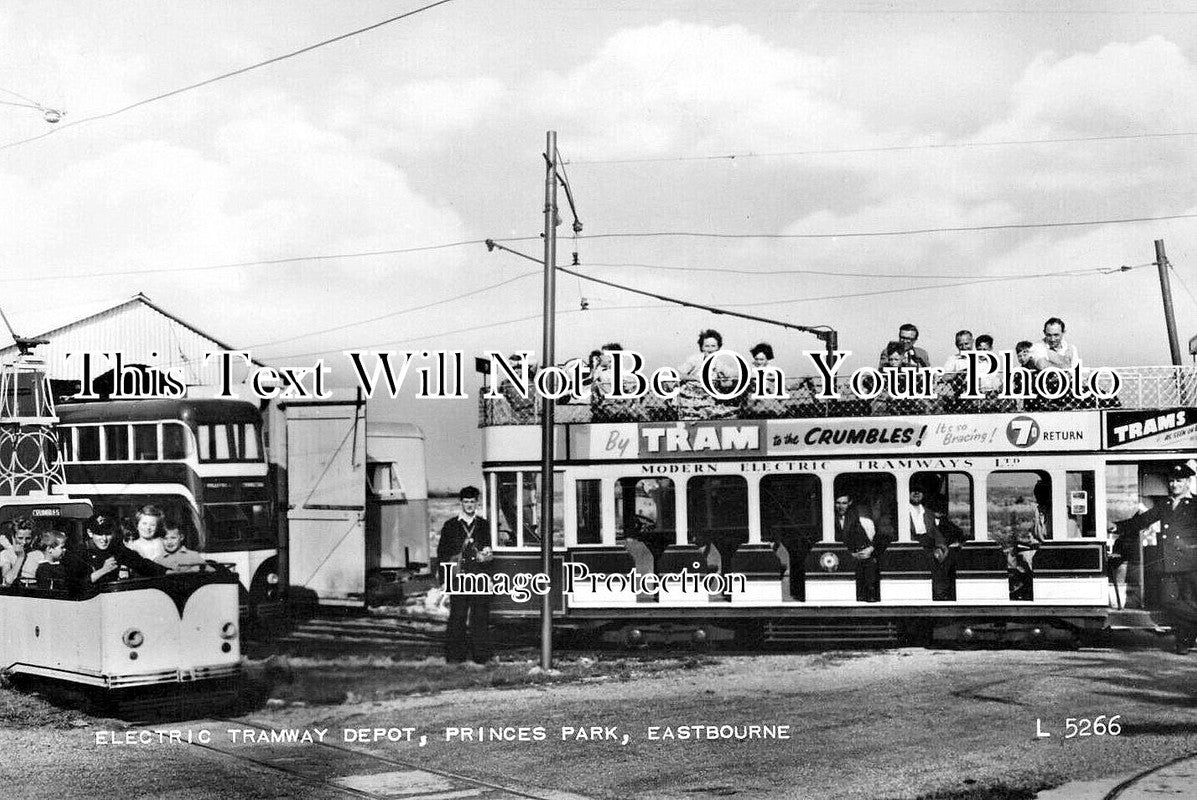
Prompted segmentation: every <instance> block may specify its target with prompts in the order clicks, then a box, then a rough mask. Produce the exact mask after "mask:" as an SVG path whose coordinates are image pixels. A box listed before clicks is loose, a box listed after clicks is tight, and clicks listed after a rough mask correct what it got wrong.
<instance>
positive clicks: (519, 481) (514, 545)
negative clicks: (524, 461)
mask: <svg viewBox="0 0 1197 800" xmlns="http://www.w3.org/2000/svg"><path fill="white" fill-rule="evenodd" d="M507 475H511V476H514V482H513V483H507V482H506V481H504V480H503V476H507ZM507 486H514V488H515V494H516V497H517V498H519V499H518V501H517V502H516V505H515V507H514V509H512V510H513V511H514V512H515V519H516V521H515V530H514V531H513V530H511V529H510V528H507V529H504V527H503V523H504V522H508V523H509V522H510V520H509V518H508V513H507V510H506V509H505V508H504V506H503V497H502V495H503V490H504V488H506V487H507ZM487 487H488V488H489V489H490V494H489V498H490V499H489V502H488V503H487V508H488V509H489V510H490V512H491V515H492V516H491V541H492V543H493V546H494V549H496V550H525V551H526V550H539V549H540V538H539V537H538V536H536V533H535V530H534V528H535V526H536V525H537V524H538V522H539V520H540V502H541V500H540V498H541V496H542V492H541V480H540V470H496V471H495V472H491V473H489V477H488V481H487ZM528 509H531V514H530V515H529V513H528V511H527V510H528ZM529 516H530V519H529ZM552 516H553V549H554V550H557V549H562V548H564V547H565V473H564V471H561V470H554V471H553V515H552ZM530 525H531V526H532V528H530V527H529V526H530ZM503 533H506V534H507V536H508V537H509V538H510V540H511V541H510V542H505V541H503V540H502V538H501V534H503ZM529 534H531V535H532V536H533V537H534V538H533V540H532V541H528V539H529Z"/></svg>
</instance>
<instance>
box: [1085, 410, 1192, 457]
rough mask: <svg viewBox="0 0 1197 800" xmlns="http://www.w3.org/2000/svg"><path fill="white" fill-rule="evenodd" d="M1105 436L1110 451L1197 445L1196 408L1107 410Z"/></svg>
mask: <svg viewBox="0 0 1197 800" xmlns="http://www.w3.org/2000/svg"><path fill="white" fill-rule="evenodd" d="M1105 437H1106V438H1105V446H1106V448H1108V449H1110V450H1157V449H1159V448H1173V447H1197V408H1152V409H1147V410H1142V411H1107V412H1106V413H1105Z"/></svg>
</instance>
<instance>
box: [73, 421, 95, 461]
mask: <svg viewBox="0 0 1197 800" xmlns="http://www.w3.org/2000/svg"><path fill="white" fill-rule="evenodd" d="M76 430H77V431H78V436H79V450H78V452H77V453H76V456H77V458H78V459H79V460H80V461H99V460H100V428H99V426H98V425H80V426H79V427H78V428H77V429H76Z"/></svg>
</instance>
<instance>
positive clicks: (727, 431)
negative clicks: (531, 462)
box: [571, 412, 1197, 460]
mask: <svg viewBox="0 0 1197 800" xmlns="http://www.w3.org/2000/svg"><path fill="white" fill-rule="evenodd" d="M1194 419H1197V416H1195V417H1194ZM1101 433H1102V432H1101V424H1100V420H1099V417H1098V415H1097V414H1093V413H1059V412H1056V413H1051V414H973V415H957V416H936V417H861V418H855V419H801V420H703V421H696V422H647V423H635V422H625V423H612V424H595V425H588V426H578V429H577V430H576V431H575V432H574V436H575V440H574V441H573V442H571V451H573V452H575V453H577V454H579V455H582V454H584V456H585V457H587V458H590V459H596V460H608V459H619V460H623V459H646V460H657V459H669V460H675V459H686V458H693V457H695V456H696V455H702V456H707V457H712V456H713V457H719V456H730V457H736V456H762V455H812V454H837V453H846V454H848V453H887V452H907V453H914V452H936V453H967V452H978V451H980V452H1020V451H1038V452H1058V451H1083V450H1097V449H1099V448H1100V447H1101ZM579 438H584V441H579V440H578V439H579Z"/></svg>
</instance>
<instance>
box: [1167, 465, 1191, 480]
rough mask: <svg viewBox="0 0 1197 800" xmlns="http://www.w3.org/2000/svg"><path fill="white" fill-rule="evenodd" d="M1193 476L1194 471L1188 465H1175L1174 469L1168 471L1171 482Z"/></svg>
mask: <svg viewBox="0 0 1197 800" xmlns="http://www.w3.org/2000/svg"><path fill="white" fill-rule="evenodd" d="M1193 475H1194V473H1193V469H1192V467H1190V466H1189V465H1188V464H1173V465H1172V469H1170V470H1168V479H1169V480H1172V479H1175V478H1191V477H1193Z"/></svg>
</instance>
